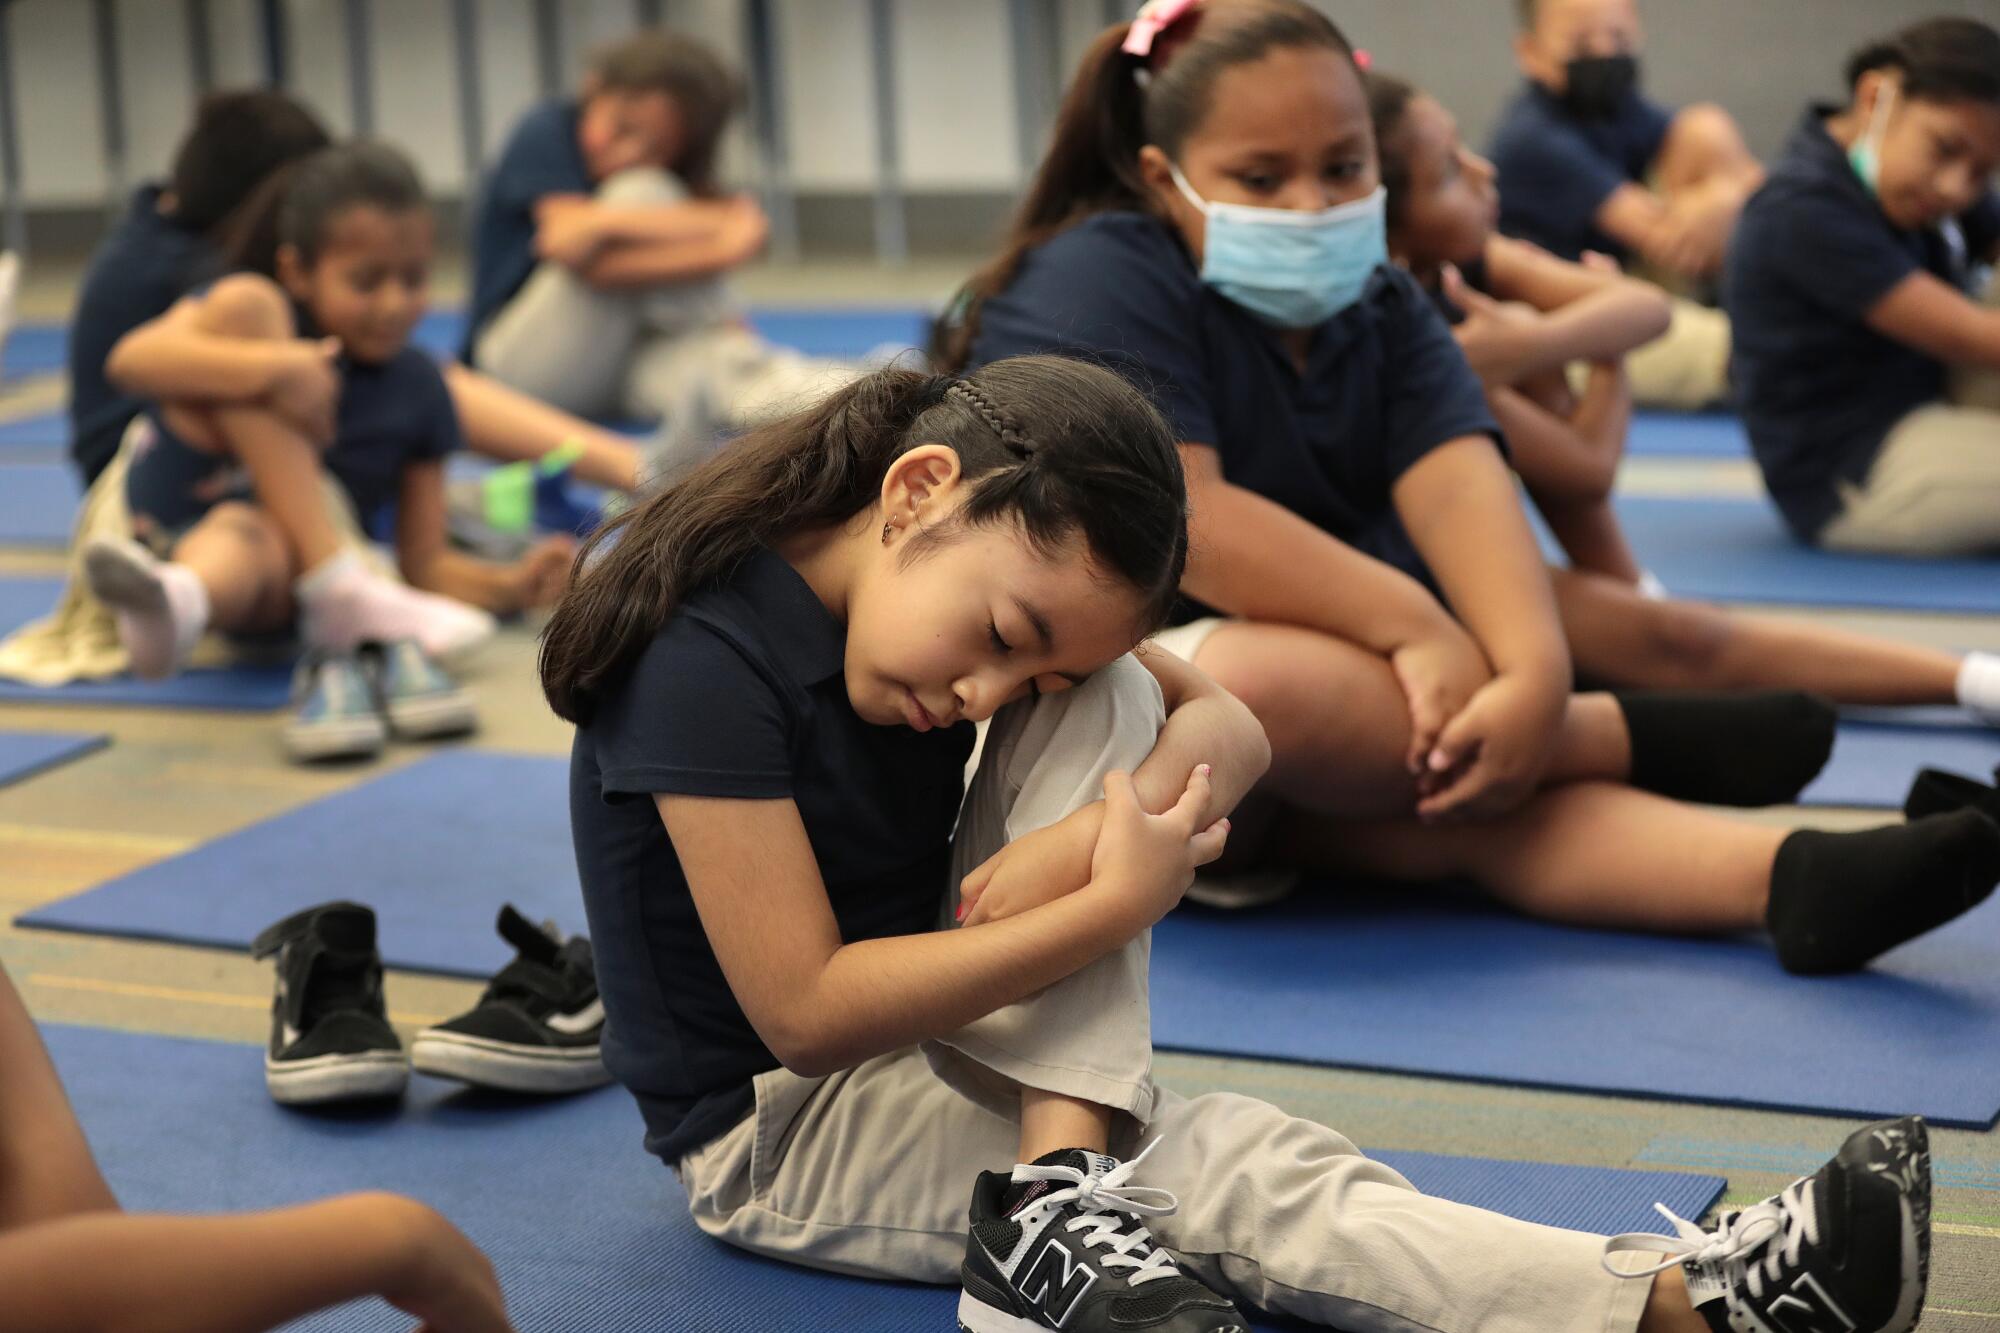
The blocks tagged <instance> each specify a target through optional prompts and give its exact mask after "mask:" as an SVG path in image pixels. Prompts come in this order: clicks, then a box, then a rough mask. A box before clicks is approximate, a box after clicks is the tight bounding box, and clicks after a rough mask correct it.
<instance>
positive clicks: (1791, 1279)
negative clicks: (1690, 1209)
mask: <svg viewBox="0 0 2000 1333" xmlns="http://www.w3.org/2000/svg"><path fill="white" fill-rule="evenodd" d="M1654 1206H1655V1207H1657V1208H1659V1209H1660V1211H1661V1212H1662V1213H1664V1214H1665V1215H1666V1218H1667V1220H1668V1221H1670V1222H1672V1223H1673V1224H1674V1229H1675V1230H1676V1231H1678V1232H1679V1233H1680V1238H1679V1239H1678V1240H1676V1239H1674V1238H1672V1237H1668V1236H1648V1235H1643V1234H1640V1235H1627V1236H1615V1237H1613V1238H1612V1239H1610V1240H1608V1241H1606V1242H1605V1244H1604V1250H1605V1267H1606V1268H1611V1262H1610V1256H1611V1255H1612V1254H1614V1253H1616V1252H1617V1251H1620V1250H1641V1251H1652V1252H1654V1253H1667V1254H1672V1255H1673V1256H1674V1258H1672V1259H1671V1260H1669V1261H1668V1262H1667V1263H1665V1264H1662V1265H1659V1266H1658V1267H1655V1268H1651V1269H1647V1270H1644V1271H1643V1272H1641V1273H1619V1276H1621V1277H1642V1276H1650V1275H1651V1274H1653V1273H1658V1272H1664V1271H1665V1270H1666V1269H1668V1268H1672V1267H1673V1266H1674V1265H1675V1264H1681V1265H1684V1266H1685V1267H1686V1270H1687V1272H1686V1277H1687V1287H1688V1296H1689V1298H1690V1299H1692V1300H1693V1301H1694V1305H1695V1308H1696V1309H1697V1310H1699V1311H1700V1312H1701V1314H1702V1317H1703V1318H1705V1319H1707V1320H1708V1326H1709V1327H1710V1328H1712V1329H1714V1330H1715V1333H1790V1331H1791V1330H1822V1329H1823V1330H1827V1333H1905V1330H1907V1329H1911V1328H1915V1327H1916V1324H1917V1320H1918V1318H1919V1317H1920V1316H1921V1315H1922V1314H1923V1310H1924V1284H1925V1282H1926V1281H1927V1280H1928V1279H1929V1277H1930V1265H1931V1154H1930V1134H1929V1131H1928V1130H1927V1129H1926V1128H1925V1126H1924V1122H1923V1120H1922V1118H1921V1117H1919V1116H1906V1117H1904V1118H1903V1119H1901V1120H1884V1121H1882V1122H1881V1123H1880V1124H1876V1125H1870V1126H1868V1128H1866V1129H1862V1130H1857V1131H1856V1132H1855V1133H1854V1134H1853V1135H1851V1136H1849V1138H1848V1140H1847V1142H1846V1143H1845V1144H1843V1145H1841V1149H1840V1153H1839V1155H1838V1156H1836V1157H1835V1158H1834V1159H1833V1160H1832V1161H1830V1162H1828V1163H1827V1164H1826V1165H1825V1166H1823V1167H1821V1168H1820V1169H1819V1171H1818V1173H1817V1174H1815V1175H1811V1176H1807V1177H1806V1178H1804V1179H1803V1180H1796V1181H1793V1182H1792V1183H1791V1184H1790V1185H1788V1186H1787V1187H1786V1188H1785V1189H1784V1190H1783V1192H1781V1193H1779V1194H1776V1195H1774V1196H1773V1197H1771V1198H1769V1199H1766V1200H1764V1202H1762V1203H1759V1204H1753V1205H1751V1206H1750V1207H1748V1208H1745V1209H1743V1210H1742V1211H1741V1212H1734V1213H1724V1214H1723V1215H1722V1216H1721V1218H1719V1219H1718V1220H1717V1222H1716V1225H1715V1229H1714V1230H1713V1231H1707V1232H1704V1231H1703V1230H1701V1228H1699V1227H1697V1226H1695V1225H1693V1224H1692V1223H1690V1222H1686V1221H1683V1220H1682V1219H1681V1218H1678V1217H1675V1216H1674V1215H1673V1213H1672V1212H1671V1211H1670V1210H1668V1209H1667V1208H1665V1207H1663V1206H1661V1205H1658V1204H1656V1205H1654ZM1611 1271H1612V1272H1614V1273H1616V1272H1618V1270H1617V1269H1615V1268H1613V1269H1611Z"/></svg>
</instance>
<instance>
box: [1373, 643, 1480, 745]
mask: <svg viewBox="0 0 2000 1333" xmlns="http://www.w3.org/2000/svg"><path fill="white" fill-rule="evenodd" d="M1389 666H1390V667H1391V669H1393V670H1394V671H1395V673H1396V683H1397V684H1398V685H1401V686H1402V687H1403V697H1404V698H1405V699H1406V700H1408V701H1409V705H1410V748H1409V751H1408V752H1407V753H1406V754H1405V755H1404V757H1403V762H1404V764H1405V765H1406V766H1407V767H1408V768H1409V770H1410V773H1411V775H1412V776H1419V775H1421V774H1423V773H1425V772H1426V771H1427V768H1428V765H1429V762H1430V756H1431V752H1432V751H1433V750H1435V749H1436V748H1437V743H1438V738H1439V737H1440V736H1442V735H1443V734H1444V728H1445V724H1446V723H1447V722H1449V721H1451V720H1452V719H1453V718H1454V717H1457V716H1458V715H1459V713H1460V712H1462V711H1463V710H1464V708H1465V706H1466V704H1467V703H1469V702H1470V701H1471V700H1472V697H1473V695H1475V694H1477V693H1478V692H1479V690H1480V689H1481V688H1482V687H1484V686H1485V684H1486V682H1487V681H1489V680H1491V679H1493V669H1492V668H1491V667H1489V666H1488V665H1487V663H1486V654H1485V653H1483V652H1481V651H1480V648H1479V645H1478V644H1477V643H1476V642H1474V641H1473V638H1472V636H1471V635H1470V634H1467V633H1466V632H1465V630H1464V629H1463V628H1462V627H1460V625H1459V624H1458V622H1457V621H1455V620H1452V619H1450V618H1449V617H1445V616H1440V617H1439V622H1438V626H1437V629H1436V632H1435V633H1433V634H1430V635H1427V636H1426V637H1424V638H1421V639H1413V640H1411V641H1410V642H1409V643H1406V644H1404V645H1403V646H1402V647H1400V648H1398V649H1397V650H1396V651H1395V652H1393V653H1391V654H1390V655H1389Z"/></svg>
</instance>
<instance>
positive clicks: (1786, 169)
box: [1726, 19, 2000, 555]
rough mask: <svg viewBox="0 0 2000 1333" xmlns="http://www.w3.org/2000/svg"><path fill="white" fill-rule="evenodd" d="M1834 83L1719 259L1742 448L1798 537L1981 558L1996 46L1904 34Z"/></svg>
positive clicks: (1991, 349)
mask: <svg viewBox="0 0 2000 1333" xmlns="http://www.w3.org/2000/svg"><path fill="white" fill-rule="evenodd" d="M1848 78H1849V84H1850V86H1851V87H1852V89H1853V96H1852V98H1851V100H1850V101H1849V102H1848V103H1847V105H1845V106H1814V107H1811V108H1809V109H1808V110H1807V112H1806V115H1805V117H1804V119H1803V120H1801V122H1800V123H1799V127H1798V129H1797V130H1796V131H1795V132H1794V133H1793V135H1792V139H1791V142H1790V143H1789V144H1788V145H1787V146H1786V148H1785V153H1784V156H1783V157H1782V158H1781V159H1780V160H1779V162H1778V165H1777V166H1776V168H1775V169H1774V170H1773V172H1772V174H1771V182H1770V184H1769V185H1767V186H1766V187H1765V188H1764V189H1763V190H1762V191H1760V192H1759V193H1758V195H1757V196H1756V198H1754V199H1753V200H1751V202H1750V206H1749V207H1748V208H1747V209H1745V210H1744V214H1743V224H1742V226H1741V228H1740V229H1739V231H1738V235H1737V239H1736V243H1735V246H1734V248H1733V250H1732V252H1731V254H1730V261H1729V281H1728V284H1727V293H1726V294H1727V297H1728V303H1729V310H1730V314H1731V315H1732V317H1733V318H1734V320H1735V323H1736V329H1737V334H1738V340H1737V350H1736V378H1737V382H1738V384H1739V385H1740V387H1741V389H1742V392H1743V414H1744V418H1745V421H1746V422H1747V424H1748V425H1749V428H1750V440H1751V444H1752V445H1753V446H1754V447H1755V449H1756V453H1757V461H1758V463H1759V465H1760V466H1761V467H1762V468H1763V472H1764V481H1765V484H1766V486H1767V487H1768V488H1769V489H1770V492H1771V496H1772V498H1773V499H1774V500H1776V501H1777V504H1778V508H1779V509H1780V510H1781V511H1783V513H1784V516H1785V519H1786V521H1787V522H1788V523H1789V524H1790V525H1791V527H1792V530H1793V532H1794V533H1796V534H1797V536H1798V537H1799V539H1800V540H1801V541H1807V542H1814V543H1817V544H1819V545H1823V546H1827V547H1830V548H1833V549H1837V550H1858V551H1883V552H1890V553H1895V554H1902V555H1964V554H1975V553H1980V552H1992V551H1996V550H2000V310H1996V309H1993V308H1992V306H1991V303H1990V301H1989V302H1988V303H1987V304H1985V305H1982V304H1981V302H1980V300H1979V296H1980V292H1981V289H1982V287H1983V286H1984V285H1985V283H1986V281H1987V279H1988V276H1989V275H1988V273H1987V271H1986V267H1985V266H1986V265H1989V264H1991V263H1993V262H1994V261H1995V260H1996V259H2000V195H1996V194H1995V193H1994V191H1993V188H1992V181H1993V175H1994V172H1995V171H1996V170H2000V32H1996V31H1995V29H1994V28H1992V27H1990V26H1988V25H1986V24H1984V23H1980V22H1977V21H1975V20H1972V19H1934V20H1932V21H1930V22H1927V23H1920V24H1917V25H1916V26H1915V27H1912V28H1909V29H1906V30H1905V31H1903V32H1901V33H1899V34H1897V35H1896V36H1894V37H1892V38H1888V39H1886V40H1884V41H1880V42H1876V43H1873V44H1872V45H1870V46H1868V47H1867V48H1865V49H1863V50H1862V51H1861V52H1860V53H1858V54H1857V55H1856V56H1855V57H1854V58H1853V60H1852V61H1851V62H1850V64H1849V67H1848ZM1954 373H1956V376H1957V382H1956V383H1954Z"/></svg>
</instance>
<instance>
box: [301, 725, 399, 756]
mask: <svg viewBox="0 0 2000 1333" xmlns="http://www.w3.org/2000/svg"><path fill="white" fill-rule="evenodd" d="M282 736H283V740H284V743H285V753H286V754H289V755H290V756H291V757H292V758H294V759H367V758H372V757H374V756H375V755H378V754H380V753H382V746H383V745H384V744H385V743H387V741H388V739H389V737H388V730H387V728H385V727H384V726H383V725H382V719H381V718H379V717H357V718H352V719H350V720H348V721H345V722H310V723H304V724H300V723H288V724H286V726H285V729H284V732H283V733H282Z"/></svg>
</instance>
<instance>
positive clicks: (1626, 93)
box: [1563, 56, 1639, 120]
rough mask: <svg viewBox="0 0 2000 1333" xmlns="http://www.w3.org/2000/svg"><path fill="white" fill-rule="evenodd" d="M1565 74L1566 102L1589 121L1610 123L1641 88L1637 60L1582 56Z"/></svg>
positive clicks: (1629, 57) (1631, 57)
mask: <svg viewBox="0 0 2000 1333" xmlns="http://www.w3.org/2000/svg"><path fill="white" fill-rule="evenodd" d="M1565 70H1566V72H1567V73H1568V75H1569V91H1568V92H1566V93H1564V94H1563V102H1564V103H1565V104H1566V105H1567V106H1568V107H1569V109H1570V110H1572V111H1574V112H1575V113H1576V114H1577V115H1579V116H1582V117H1583V118H1584V119H1586V120H1610V119H1611V118H1612V117H1614V116H1616V115H1617V114H1618V113H1619V112H1620V111H1621V110H1623V109H1624V106H1625V99H1627V98H1628V97H1630V96H1631V95H1632V94H1633V92H1634V91H1635V90H1637V88H1638V87H1639V60H1638V57H1636V56H1579V57H1577V58H1576V59H1575V60H1572V61H1570V62H1569V64H1568V65H1567V66H1566V67H1565Z"/></svg>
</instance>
